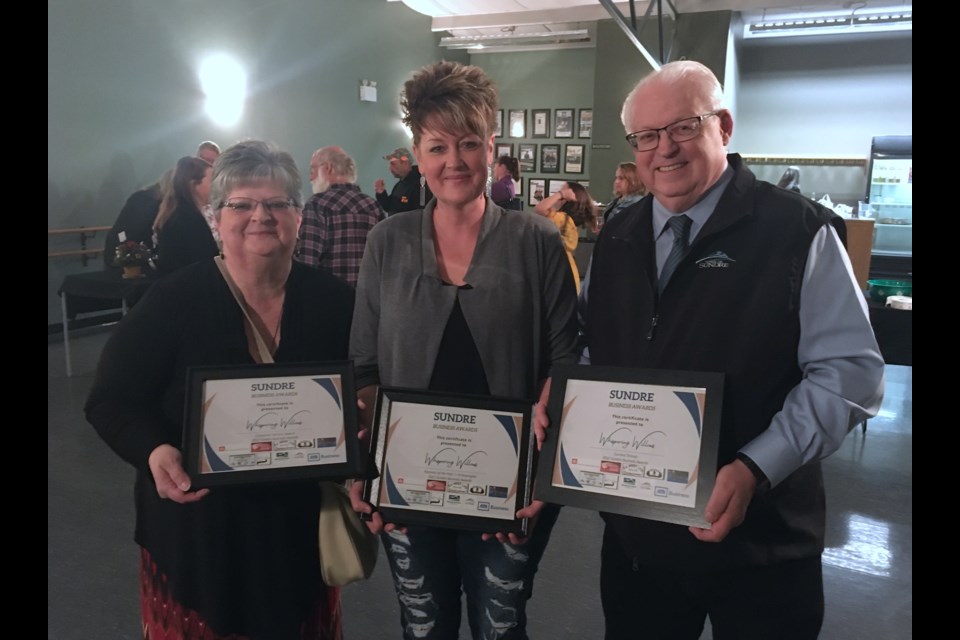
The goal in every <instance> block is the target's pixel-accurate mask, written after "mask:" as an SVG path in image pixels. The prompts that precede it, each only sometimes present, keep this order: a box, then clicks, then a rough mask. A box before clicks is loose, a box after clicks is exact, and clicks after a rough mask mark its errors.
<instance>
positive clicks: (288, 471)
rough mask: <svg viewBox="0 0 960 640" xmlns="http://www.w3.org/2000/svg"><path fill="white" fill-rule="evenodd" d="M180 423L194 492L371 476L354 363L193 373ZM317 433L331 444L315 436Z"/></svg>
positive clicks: (194, 369)
mask: <svg viewBox="0 0 960 640" xmlns="http://www.w3.org/2000/svg"><path fill="white" fill-rule="evenodd" d="M281 385H282V386H281ZM314 385H316V386H314ZM258 386H259V388H258ZM218 395H219V398H220V402H217V396H218ZM316 409H322V410H323V411H327V412H330V413H329V414H324V415H321V416H318V415H314V414H315V413H316V411H315V410H316ZM308 416H309V417H308ZM241 421H242V422H245V425H244V426H243V427H238V426H237V425H239V424H240V423H241ZM330 421H334V424H333V429H331V428H330V426H329V425H330ZM183 424H184V427H183V434H182V441H181V445H182V451H183V460H184V469H185V470H186V472H187V473H188V474H189V475H190V478H191V481H192V486H193V487H194V488H201V487H215V486H221V485H240V484H260V483H270V482H285V481H289V480H308V479H310V480H312V479H316V480H333V481H341V480H346V479H348V478H358V477H363V476H364V475H365V473H366V468H367V466H366V456H365V455H362V451H363V448H362V447H361V442H360V439H359V438H358V437H357V433H358V431H359V421H358V417H357V398H356V390H355V384H354V374H353V362H352V361H329V362H304V363H296V364H279V363H271V364H260V365H224V366H203V367H191V368H189V369H188V371H187V396H186V402H185V403H184V421H183ZM318 425H319V426H318ZM337 426H339V427H340V428H339V429H337V428H336V427H337ZM318 428H320V429H322V430H323V432H324V433H325V434H327V436H328V437H317V436H316V433H317V430H318ZM248 432H249V433H248ZM238 433H239V434H240V437H237V434H238ZM330 434H332V435H330ZM247 438H249V440H247ZM341 447H342V448H343V452H342V453H338V454H334V452H335V451H336V450H337V449H340V448H341ZM331 457H336V458H343V457H345V460H343V461H340V462H333V461H330V459H331Z"/></svg>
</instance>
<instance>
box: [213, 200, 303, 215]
mask: <svg viewBox="0 0 960 640" xmlns="http://www.w3.org/2000/svg"><path fill="white" fill-rule="evenodd" d="M258 204H262V205H263V210H264V211H266V212H267V213H270V214H280V213H287V212H289V211H290V210H292V209H295V208H297V206H299V205H297V203H296V202H294V201H293V200H291V199H289V198H284V199H280V198H277V199H274V200H256V199H254V198H230V199H229V200H226V201H224V202H222V203H220V207H221V208H222V207H227V208H228V209H233V210H234V212H236V213H241V214H243V213H252V212H253V210H254V209H256V208H257V205H258Z"/></svg>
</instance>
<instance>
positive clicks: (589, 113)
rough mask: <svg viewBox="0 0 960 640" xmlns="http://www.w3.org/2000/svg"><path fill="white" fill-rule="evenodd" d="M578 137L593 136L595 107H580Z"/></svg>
mask: <svg viewBox="0 0 960 640" xmlns="http://www.w3.org/2000/svg"><path fill="white" fill-rule="evenodd" d="M577 137H578V138H590V137H593V109H580V111H579V112H578V113H577Z"/></svg>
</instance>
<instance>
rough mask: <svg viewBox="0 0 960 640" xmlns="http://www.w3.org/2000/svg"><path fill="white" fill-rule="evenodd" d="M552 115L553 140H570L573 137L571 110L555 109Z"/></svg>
mask: <svg viewBox="0 0 960 640" xmlns="http://www.w3.org/2000/svg"><path fill="white" fill-rule="evenodd" d="M554 111H555V114H554V128H553V137H554V138H572V137H573V109H555V110H554Z"/></svg>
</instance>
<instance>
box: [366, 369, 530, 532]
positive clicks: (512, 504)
mask: <svg viewBox="0 0 960 640" xmlns="http://www.w3.org/2000/svg"><path fill="white" fill-rule="evenodd" d="M532 413H533V401H532V400H514V399H504V398H489V397H479V396H459V395H453V394H448V393H435V392H428V391H419V390H412V389H400V388H390V387H381V388H380V389H379V391H378V394H377V407H376V417H375V419H374V424H373V427H372V434H371V447H372V449H373V459H374V461H375V462H376V465H377V468H378V469H379V470H380V475H379V477H378V478H376V479H375V480H370V481H367V483H366V485H365V487H364V497H365V499H366V500H367V501H368V502H370V503H371V504H372V505H373V506H374V508H375V509H377V510H378V511H379V512H380V515H381V516H382V517H383V519H384V520H385V521H386V522H394V523H397V524H404V525H430V526H437V527H445V528H451V529H463V530H473V531H484V532H488V533H494V532H504V533H511V532H512V533H518V534H525V533H526V532H527V519H526V518H521V519H517V518H516V512H517V511H518V510H520V509H522V508H524V507H525V506H527V505H529V504H530V499H531V491H532V489H531V483H532V473H533V471H532V469H533V465H532V456H533V451H534V449H535V447H534V446H532V445H531V441H532V439H533V429H532Z"/></svg>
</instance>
